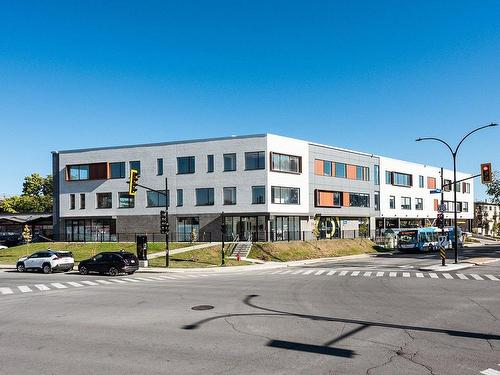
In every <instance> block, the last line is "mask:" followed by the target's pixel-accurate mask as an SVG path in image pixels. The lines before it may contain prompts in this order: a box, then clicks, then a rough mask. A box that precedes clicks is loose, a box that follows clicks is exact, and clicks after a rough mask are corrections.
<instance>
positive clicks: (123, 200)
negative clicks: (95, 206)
mask: <svg viewBox="0 0 500 375" xmlns="http://www.w3.org/2000/svg"><path fill="white" fill-rule="evenodd" d="M134 204H135V196H134V195H129V194H128V191H127V192H123V193H118V208H134Z"/></svg>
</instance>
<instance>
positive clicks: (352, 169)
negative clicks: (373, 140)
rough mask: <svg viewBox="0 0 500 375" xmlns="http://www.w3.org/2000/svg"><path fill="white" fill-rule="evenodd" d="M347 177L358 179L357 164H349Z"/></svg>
mask: <svg viewBox="0 0 500 375" xmlns="http://www.w3.org/2000/svg"><path fill="white" fill-rule="evenodd" d="M347 178H348V179H350V180H355V179H356V166H355V165H350V164H347Z"/></svg>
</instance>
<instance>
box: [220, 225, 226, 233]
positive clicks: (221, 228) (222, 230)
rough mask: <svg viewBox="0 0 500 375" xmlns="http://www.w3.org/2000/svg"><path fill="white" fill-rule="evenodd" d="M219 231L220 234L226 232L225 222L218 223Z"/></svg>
mask: <svg viewBox="0 0 500 375" xmlns="http://www.w3.org/2000/svg"><path fill="white" fill-rule="evenodd" d="M220 231H221V232H222V234H226V224H225V223H222V224H221V225H220Z"/></svg>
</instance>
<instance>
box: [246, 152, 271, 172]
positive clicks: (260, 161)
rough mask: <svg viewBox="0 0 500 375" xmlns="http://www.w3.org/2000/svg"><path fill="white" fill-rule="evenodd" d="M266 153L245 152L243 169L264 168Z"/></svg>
mask: <svg viewBox="0 0 500 375" xmlns="http://www.w3.org/2000/svg"><path fill="white" fill-rule="evenodd" d="M265 168H266V153H265V151H257V152H245V169H246V170H254V169H265Z"/></svg>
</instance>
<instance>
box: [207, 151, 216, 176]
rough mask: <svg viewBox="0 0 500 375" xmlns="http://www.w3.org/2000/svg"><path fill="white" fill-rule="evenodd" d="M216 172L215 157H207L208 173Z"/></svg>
mask: <svg viewBox="0 0 500 375" xmlns="http://www.w3.org/2000/svg"><path fill="white" fill-rule="evenodd" d="M213 171H214V156H213V155H207V173H212V172H213Z"/></svg>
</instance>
